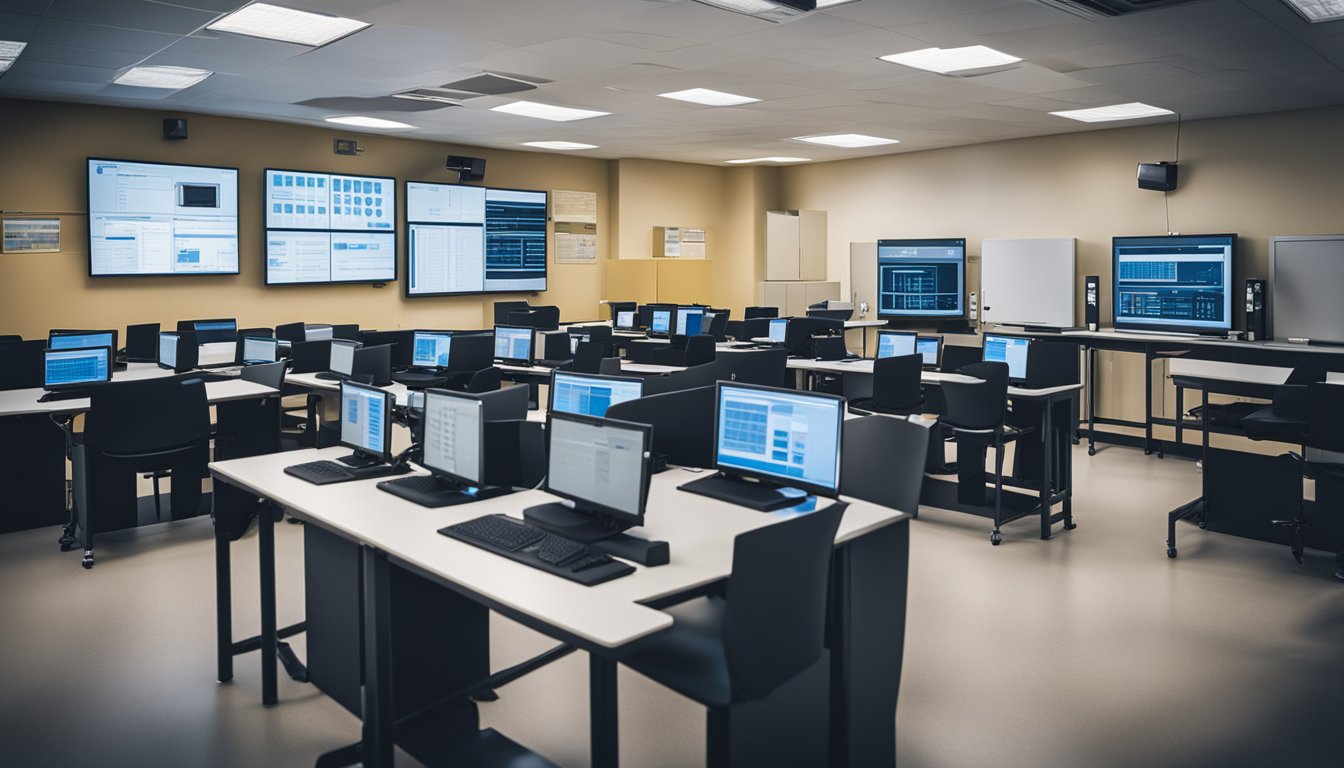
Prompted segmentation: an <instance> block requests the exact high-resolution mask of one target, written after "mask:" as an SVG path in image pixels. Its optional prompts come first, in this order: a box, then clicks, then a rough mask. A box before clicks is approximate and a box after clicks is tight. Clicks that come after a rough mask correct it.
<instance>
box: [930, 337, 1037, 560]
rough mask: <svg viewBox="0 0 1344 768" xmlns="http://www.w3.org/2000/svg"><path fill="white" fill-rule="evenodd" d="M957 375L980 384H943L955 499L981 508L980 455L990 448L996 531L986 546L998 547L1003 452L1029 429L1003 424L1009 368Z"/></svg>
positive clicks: (969, 369) (977, 366) (979, 367)
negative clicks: (953, 457) (952, 443)
mask: <svg viewBox="0 0 1344 768" xmlns="http://www.w3.org/2000/svg"><path fill="white" fill-rule="evenodd" d="M961 372H962V373H963V374H965V375H967V376H974V377H975V378H977V379H980V380H981V381H979V382H962V381H944V382H943V383H942V388H943V396H944V397H945V398H946V400H947V412H946V413H945V414H944V415H943V419H942V423H943V424H944V425H946V426H947V427H948V428H950V429H951V431H952V436H953V438H954V439H955V440H956V441H957V474H958V478H957V479H958V486H959V488H958V495H959V498H960V499H961V500H962V501H965V502H969V503H973V504H977V505H982V506H983V505H984V504H985V481H984V473H985V469H984V468H985V456H984V452H985V451H986V450H987V449H988V448H989V447H991V446H992V447H993V448H994V531H993V532H992V533H990V535H989V541H990V543H991V544H994V545H995V546H998V544H999V543H1000V542H1002V541H1003V535H1002V534H1001V533H1000V532H999V527H1000V526H1001V525H1002V521H1003V453H1004V450H1003V448H1004V446H1005V445H1006V444H1008V443H1011V442H1013V441H1015V440H1017V439H1018V438H1019V437H1021V436H1022V435H1024V434H1026V433H1028V432H1031V431H1033V430H1032V429H1029V428H1020V427H1013V426H1009V425H1008V424H1006V423H1005V419H1006V417H1007V414H1008V364H1007V363H998V362H987V363H972V364H970V365H964V366H962V368H961Z"/></svg>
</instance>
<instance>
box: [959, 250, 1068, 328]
mask: <svg viewBox="0 0 1344 768" xmlns="http://www.w3.org/2000/svg"><path fill="white" fill-rule="evenodd" d="M1076 290H1077V286H1076V285H1075V282H1074V240H1073V238H1071V237H1068V238H1053V239H1044V240H985V241H984V242H982V243H981V246H980V306H981V307H982V308H983V311H984V315H983V317H984V322H985V323H993V324H997V325H1043V326H1048V327H1053V328H1069V327H1071V326H1072V325H1073V300H1074V292H1075V291H1076Z"/></svg>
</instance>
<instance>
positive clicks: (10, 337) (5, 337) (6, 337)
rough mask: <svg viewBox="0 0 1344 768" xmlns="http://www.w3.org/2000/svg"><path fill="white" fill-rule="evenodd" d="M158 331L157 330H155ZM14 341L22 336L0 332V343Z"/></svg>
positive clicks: (21, 338) (21, 339)
mask: <svg viewBox="0 0 1344 768" xmlns="http://www.w3.org/2000/svg"><path fill="white" fill-rule="evenodd" d="M155 333H158V331H155ZM16 341H23V337H22V336H20V335H18V334H15V333H6V334H0V344H12V343H13V342H16Z"/></svg>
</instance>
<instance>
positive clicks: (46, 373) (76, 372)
mask: <svg viewBox="0 0 1344 768" xmlns="http://www.w3.org/2000/svg"><path fill="white" fill-rule="evenodd" d="M108 351H109V350H108V349H105V348H102V349H64V350H50V351H48V352H47V353H46V359H45V365H44V369H43V377H42V378H43V383H44V385H45V386H47V387H59V386H63V385H68V384H89V383H92V382H95V381H107V375H108V370H107V369H108V364H109V361H108Z"/></svg>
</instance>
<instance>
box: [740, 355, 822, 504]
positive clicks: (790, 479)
mask: <svg viewBox="0 0 1344 768" xmlns="http://www.w3.org/2000/svg"><path fill="white" fill-rule="evenodd" d="M844 413H845V400H844V398H843V397H838V396H835V395H826V394H821V393H818V392H796V391H793V390H786V389H777V388H774V387H758V386H754V385H750V384H737V383H731V382H725V381H721V382H719V383H718V404H717V409H716V411H715V420H714V446H715V450H714V462H715V466H716V468H717V469H718V470H719V471H720V472H722V473H724V474H727V475H737V476H740V477H750V478H755V479H757V480H764V481H766V482H768V483H773V484H776V485H783V486H791V487H794V488H799V489H802V490H804V491H807V492H809V493H816V494H821V495H825V496H835V495H836V494H837V493H839V491H840V425H841V423H842V422H843V420H844Z"/></svg>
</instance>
